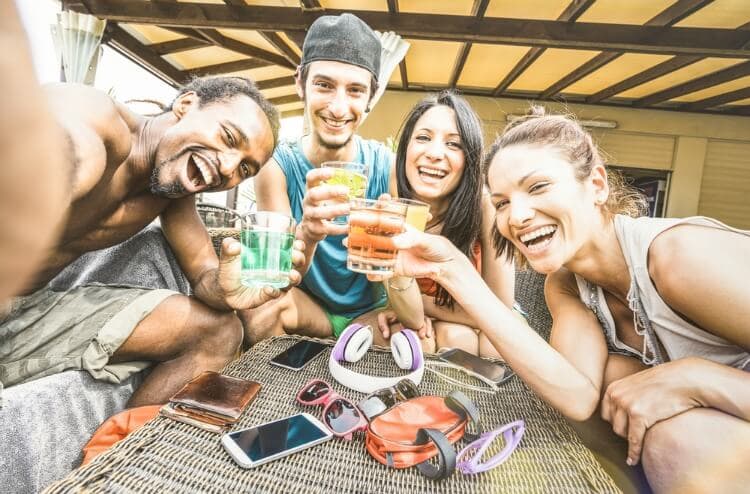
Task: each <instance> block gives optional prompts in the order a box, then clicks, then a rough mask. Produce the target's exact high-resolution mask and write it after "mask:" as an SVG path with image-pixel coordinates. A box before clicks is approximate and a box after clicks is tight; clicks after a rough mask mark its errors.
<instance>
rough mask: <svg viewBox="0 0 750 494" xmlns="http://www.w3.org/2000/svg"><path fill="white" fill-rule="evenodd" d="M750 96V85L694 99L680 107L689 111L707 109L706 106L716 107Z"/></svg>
mask: <svg viewBox="0 0 750 494" xmlns="http://www.w3.org/2000/svg"><path fill="white" fill-rule="evenodd" d="M745 98H750V87H743V88H742V89H737V90H736V91H731V92H728V93H724V94H718V95H716V96H712V97H710V98H705V99H702V100H699V101H693V102H692V103H688V104H685V105H682V106H681V107H680V108H681V109H683V110H688V111H696V110H705V109H706V108H714V107H717V106H721V105H726V104H727V103H731V102H732V101H739V100H741V99H745Z"/></svg>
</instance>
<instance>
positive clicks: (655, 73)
mask: <svg viewBox="0 0 750 494" xmlns="http://www.w3.org/2000/svg"><path fill="white" fill-rule="evenodd" d="M702 58H703V57H694V56H681V57H672V58H670V59H669V60H665V61H664V62H662V63H660V64H657V65H654V66H653V67H651V68H649V69H646V70H644V71H643V72H640V73H638V74H635V75H634V76H631V77H628V78H627V79H625V80H622V81H620V82H618V83H617V84H613V85H611V86H609V87H606V88H604V89H602V90H601V91H599V92H598V93H594V94H592V95H591V96H589V97H588V98H586V103H588V104H594V103H599V102H600V101H602V100H605V99H607V98H609V97H612V96H614V95H616V94H619V93H622V92H623V91H627V90H628V89H630V88H633V87H636V86H640V85H641V84H644V83H646V82H648V81H651V80H654V79H656V78H657V77H661V76H663V75H665V74H668V73H670V72H674V71H675V70H678V69H681V68H682V67H686V66H688V65H690V64H693V63H695V62H697V61H699V60H701V59H702Z"/></svg>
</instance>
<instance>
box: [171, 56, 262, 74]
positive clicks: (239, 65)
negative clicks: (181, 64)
mask: <svg viewBox="0 0 750 494" xmlns="http://www.w3.org/2000/svg"><path fill="white" fill-rule="evenodd" d="M269 65H271V64H270V63H268V62H266V61H263V60H258V59H257V58H248V59H245V60H237V61H235V62H226V63H218V64H216V65H205V66H203V67H196V68H194V69H190V70H187V71H185V72H186V74H187V75H189V76H190V77H203V76H206V75H220V74H227V73H229V72H239V71H241V70H250V69H257V68H259V67H268V66H269Z"/></svg>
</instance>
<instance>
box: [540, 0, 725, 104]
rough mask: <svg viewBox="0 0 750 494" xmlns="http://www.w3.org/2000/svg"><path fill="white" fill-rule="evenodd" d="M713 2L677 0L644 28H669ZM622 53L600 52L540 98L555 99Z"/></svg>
mask: <svg viewBox="0 0 750 494" xmlns="http://www.w3.org/2000/svg"><path fill="white" fill-rule="evenodd" d="M712 1H713V0H679V1H677V2H675V3H673V4H672V5H670V6H669V7H667V8H666V9H664V10H663V11H662V12H660V13H659V14H657V15H656V16H655V17H653V18H651V19H649V20H648V21H647V22H646V24H645V25H646V26H671V25H674V24H676V23H678V22H679V21H681V20H682V19H684V18H685V17H687V16H689V15H691V14H693V13H694V12H696V11H697V10H699V9H701V8H703V7H705V6H706V5H707V4H709V3H711V2H712ZM621 55H622V52H607V51H605V52H601V53H599V54H598V55H597V56H596V57H594V58H592V59H591V60H589V61H588V62H586V63H584V64H583V65H581V66H580V67H578V68H577V69H575V70H574V71H572V72H570V73H569V74H567V75H566V76H565V77H563V78H562V79H560V80H558V81H557V82H555V83H554V84H552V85H551V86H550V87H548V88H547V89H545V90H544V91H543V92H542V94H541V95H540V98H542V99H549V98H553V97H555V96H556V95H557V94H558V93H559V92H560V91H562V90H563V89H565V88H566V87H568V86H570V85H571V84H573V83H574V82H576V81H578V80H580V79H582V78H584V77H586V76H587V75H589V74H591V73H592V72H594V71H595V70H598V69H600V68H601V67H604V66H605V65H607V64H608V63H610V62H612V61H613V60H615V59H617V58H619V57H620V56H621Z"/></svg>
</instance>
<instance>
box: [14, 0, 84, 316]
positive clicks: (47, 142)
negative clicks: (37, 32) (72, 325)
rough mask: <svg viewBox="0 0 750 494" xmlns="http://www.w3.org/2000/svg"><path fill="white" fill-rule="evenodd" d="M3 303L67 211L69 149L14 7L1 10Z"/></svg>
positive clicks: (31, 267) (26, 276)
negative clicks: (38, 80) (44, 90)
mask: <svg viewBox="0 0 750 494" xmlns="http://www.w3.org/2000/svg"><path fill="white" fill-rule="evenodd" d="M0 47H2V50H0V73H2V74H3V77H2V79H0V108H2V109H3V111H2V113H1V114H0V163H2V165H1V166H0V230H1V231H2V232H3V236H2V241H0V303H2V301H4V300H5V299H6V298H7V297H9V296H12V295H15V294H18V293H20V292H21V291H22V290H23V287H24V286H25V285H26V284H27V282H28V280H29V278H30V276H32V275H33V272H34V268H36V267H38V266H39V264H40V263H41V262H42V260H43V259H44V256H45V255H46V254H47V251H48V249H50V248H51V247H52V246H53V245H54V243H55V241H56V240H57V238H58V235H59V233H60V226H61V223H62V220H63V218H64V215H65V212H66V211H67V204H68V200H69V199H68V197H69V183H70V175H71V174H70V164H69V163H68V162H67V161H66V159H65V154H66V152H65V149H66V143H65V139H64V137H63V135H64V134H63V133H62V132H61V129H60V128H59V126H58V125H57V124H56V122H55V120H54V118H53V116H52V114H51V112H50V110H49V106H48V104H47V99H46V97H45V95H44V93H43V92H42V90H41V89H40V87H39V84H38V83H37V81H36V77H35V75H34V69H33V66H32V63H31V54H30V51H29V47H28V44H27V41H26V35H25V33H24V30H23V28H22V26H21V21H20V19H19V16H18V12H17V11H16V7H15V2H12V1H11V2H0Z"/></svg>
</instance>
